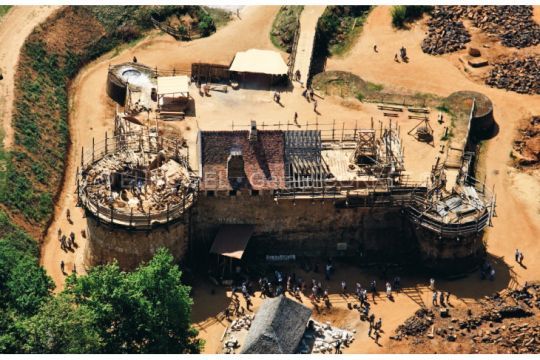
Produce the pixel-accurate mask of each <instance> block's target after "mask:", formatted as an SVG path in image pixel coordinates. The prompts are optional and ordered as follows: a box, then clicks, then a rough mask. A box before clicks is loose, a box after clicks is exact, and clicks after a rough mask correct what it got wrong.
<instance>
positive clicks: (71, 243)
mask: <svg viewBox="0 0 540 360" xmlns="http://www.w3.org/2000/svg"><path fill="white" fill-rule="evenodd" d="M66 218H67V220H68V222H69V223H70V224H73V222H72V221H71V213H70V211H69V209H67V211H66ZM58 241H59V242H60V249H62V250H63V251H64V252H68V251H74V250H75V248H76V246H77V244H76V243H75V233H74V232H73V231H71V232H70V233H69V236H66V234H63V233H62V229H60V228H59V229H58ZM65 268H66V264H65V263H64V260H61V261H60V270H61V271H62V274H66V271H65ZM72 272H73V273H74V274H75V273H77V268H76V266H75V264H73V270H72Z"/></svg>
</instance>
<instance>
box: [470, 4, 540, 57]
mask: <svg viewBox="0 0 540 360" xmlns="http://www.w3.org/2000/svg"><path fill="white" fill-rule="evenodd" d="M463 8H466V9H465V15H466V17H467V18H468V19H469V20H471V21H472V23H473V24H474V26H476V27H477V28H479V29H482V30H484V31H485V32H487V33H488V34H491V35H495V36H497V37H498V38H499V39H500V40H501V42H502V44H503V45H504V46H507V47H516V48H518V49H521V48H524V47H529V46H534V45H538V44H540V25H539V24H537V23H536V22H535V21H534V20H533V8H532V6H467V7H463Z"/></svg>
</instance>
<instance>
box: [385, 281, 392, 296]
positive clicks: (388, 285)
mask: <svg viewBox="0 0 540 360" xmlns="http://www.w3.org/2000/svg"><path fill="white" fill-rule="evenodd" d="M386 297H387V298H388V299H390V298H392V285H390V283H389V282H387V283H386Z"/></svg>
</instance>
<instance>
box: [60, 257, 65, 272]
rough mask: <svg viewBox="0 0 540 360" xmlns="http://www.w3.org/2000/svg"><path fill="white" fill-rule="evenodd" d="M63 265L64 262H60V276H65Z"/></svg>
mask: <svg viewBox="0 0 540 360" xmlns="http://www.w3.org/2000/svg"><path fill="white" fill-rule="evenodd" d="M64 269H65V264H64V260H62V261H60V270H62V274H65V271H64Z"/></svg>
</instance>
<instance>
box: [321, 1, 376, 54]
mask: <svg viewBox="0 0 540 360" xmlns="http://www.w3.org/2000/svg"><path fill="white" fill-rule="evenodd" d="M371 9H372V7H371V6H350V5H347V6H327V7H326V9H325V10H324V13H323V14H322V16H321V17H320V18H319V21H318V22H317V35H316V38H317V43H318V46H319V47H320V49H319V50H318V51H317V52H318V53H320V52H325V54H324V53H323V54H322V55H325V56H343V55H344V54H346V53H347V52H348V51H349V50H350V49H351V48H352V46H353V45H354V44H355V42H356V40H357V39H358V37H359V35H360V34H361V33H362V28H363V25H364V22H365V20H366V18H367V16H368V14H369V12H370V11H371Z"/></svg>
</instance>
